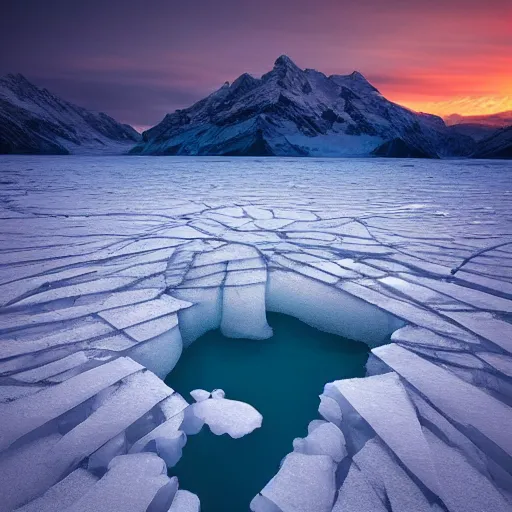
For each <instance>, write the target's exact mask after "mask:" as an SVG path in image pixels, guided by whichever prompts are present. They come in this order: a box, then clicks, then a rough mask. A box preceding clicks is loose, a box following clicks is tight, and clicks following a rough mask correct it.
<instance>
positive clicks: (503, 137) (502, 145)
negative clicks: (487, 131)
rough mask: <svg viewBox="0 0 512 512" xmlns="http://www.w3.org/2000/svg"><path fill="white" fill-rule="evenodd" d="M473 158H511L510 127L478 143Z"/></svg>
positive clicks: (511, 127) (511, 133)
mask: <svg viewBox="0 0 512 512" xmlns="http://www.w3.org/2000/svg"><path fill="white" fill-rule="evenodd" d="M473 158H507V159H508V158H512V126H509V127H508V128H503V129H501V130H498V131H497V132H495V133H493V134H492V135H491V136H490V137H488V138H486V139H483V140H482V141H480V142H479V144H478V146H477V149H476V151H475V154H474V155H473Z"/></svg>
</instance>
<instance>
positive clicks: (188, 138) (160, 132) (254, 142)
mask: <svg viewBox="0 0 512 512" xmlns="http://www.w3.org/2000/svg"><path fill="white" fill-rule="evenodd" d="M473 149H474V141H473V140H472V139H471V138H469V137H465V136H463V135H459V134H457V133H455V132H453V131H452V130H449V129H448V128H447V126H446V125H445V123H444V121H443V120H442V119H441V118H440V117H438V116H434V115H432V114H422V113H417V112H414V111H412V110H410V109H407V108H406V107H402V106H400V105H397V104H395V103H392V102H391V101H389V100H387V99H386V98H384V96H382V94H381V93H380V92H379V91H378V89H377V88H375V87H374V86H373V85H372V84H371V83H370V82H369V81H368V80H367V79H366V78H365V77H364V76H363V75H362V74H361V73H360V72H358V71H354V72H353V73H351V74H349V75H330V76H326V75H325V74H323V73H321V72H319V71H316V70H313V69H306V70H302V69H300V68H299V67H298V66H297V65H296V64H295V63H294V62H293V61H292V60H291V59H290V58H289V57H287V56H286V55H282V56H280V57H279V58H278V59H277V60H276V61H275V63H274V67H273V68H272V70H270V71H269V72H267V73H265V74H263V75H262V76H261V78H255V77H252V76H251V75H249V74H247V73H244V74H242V75H240V76H239V77H238V78H237V79H236V80H234V81H233V82H232V83H231V84H230V83H229V82H226V83H225V84H224V85H223V86H222V87H220V88H219V89H217V90H216V91H214V92H213V93H212V94H210V95H209V96H207V97H206V98H203V99H202V100H200V101H198V102H196V103H194V104H193V105H192V106H191V107H188V108H186V109H180V110H177V111H175V112H174V113H170V114H167V115H166V116H165V117H164V119H163V120H162V121H161V122H160V123H159V124H157V125H156V126H154V127H153V128H150V129H149V130H146V131H145V132H144V133H143V141H142V142H141V143H139V144H138V145H137V146H136V147H135V148H133V149H132V151H131V153H132V154H158V155H251V156H372V155H379V156H397V157H399V156H404V157H408V156H416V157H420V156H421V157H428V158H439V157H443V156H456V155H458V156H468V155H469V154H470V153H471V152H472V151H473Z"/></svg>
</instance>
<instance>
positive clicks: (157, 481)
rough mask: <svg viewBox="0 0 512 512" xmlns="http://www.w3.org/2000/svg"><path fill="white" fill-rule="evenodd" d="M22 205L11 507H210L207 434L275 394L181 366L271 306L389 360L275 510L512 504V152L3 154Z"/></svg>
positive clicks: (261, 505)
mask: <svg viewBox="0 0 512 512" xmlns="http://www.w3.org/2000/svg"><path fill="white" fill-rule="evenodd" d="M0 209H1V211H0V219H1V220H0V417H1V418H2V422H1V423H2V424H1V425H0V475H2V477H0V495H1V496H2V498H3V499H2V502H1V503H0V512H3V511H5V512H7V511H10V510H14V509H16V508H18V507H21V506H24V508H23V509H22V510H23V511H24V512H29V511H38V512H41V511H51V510H66V511H78V510H79V511H80V512H83V511H88V510H91V511H92V510H94V511H95V512H98V511H100V510H123V511H126V512H132V511H133V512H138V511H140V512H145V511H146V510H148V509H149V510H151V511H152V512H160V511H161V512H167V511H168V510H172V511H173V512H180V511H182V512H188V511H192V510H198V509H197V507H198V501H197V498H196V497H195V496H193V495H192V494H190V493H188V492H186V491H185V489H186V488H187V486H186V484H183V485H180V488H179V490H178V491H177V485H178V483H177V481H176V479H175V478H172V477H171V476H172V475H173V467H174V465H175V464H176V462H177V459H179V457H180V455H181V451H182V450H183V458H182V460H181V461H180V462H178V466H176V468H177V469H176V471H178V468H179V467H180V466H179V465H181V466H183V465H186V464H191V463H190V462H189V463H187V462H186V457H187V448H190V449H191V450H194V447H198V448H196V449H197V450H199V449H200V447H201V443H202V440H203V438H206V437H207V436H211V434H210V432H209V431H208V426H204V427H203V431H202V432H201V433H200V434H198V437H197V438H195V439H194V438H193V437H191V436H192V435H193V431H194V430H195V428H196V427H199V428H200V427H201V426H202V424H203V423H206V424H207V425H209V428H210V429H211V430H214V431H216V432H227V433H226V434H224V436H222V437H220V438H218V439H213V441H219V446H221V443H231V442H232V444H233V450H236V446H237V445H236V443H239V446H240V447H241V448H240V449H242V447H243V446H244V443H249V441H250V440H251V436H255V439H257V436H258V435H262V433H263V432H264V429H265V415H266V414H267V415H268V414H269V413H266V412H265V406H266V405H267V404H264V405H263V406H262V405H260V404H257V403H256V402H255V403H252V402H251V400H252V399H251V398H246V397H242V396H240V397H239V396H236V394H235V392H233V394H230V390H229V389H226V390H225V391H226V397H225V398H222V397H212V398H206V396H207V395H208V394H206V395H205V396H204V397H203V398H206V401H205V402H204V403H203V402H198V403H197V404H191V405H189V404H190V403H191V402H192V399H191V398H190V396H188V395H186V394H185V392H186V391H188V389H186V390H183V391H182V390H181V389H179V387H178V386H176V387H177V390H176V391H174V390H173V389H171V388H170V387H169V386H167V385H166V384H165V383H164V382H163V380H162V379H163V378H165V376H166V375H167V374H169V372H170V371H171V370H172V369H173V368H174V366H175V365H176V364H178V366H177V367H176V368H177V371H178V369H179V368H180V363H181V362H182V361H179V359H180V357H181V354H182V352H183V349H184V347H187V346H189V345H190V344H191V343H192V342H193V341H194V340H196V339H198V338H200V337H201V336H203V335H205V334H206V333H207V332H208V331H216V330H217V329H220V331H221V332H222V335H223V336H225V337H227V338H242V339H244V340H245V339H251V340H252V341H251V342H253V343H255V344H257V343H262V344H265V343H269V339H268V338H269V337H270V336H271V329H270V327H269V325H268V324H267V319H266V312H272V313H281V314H285V315H290V316H293V317H296V318H297V319H299V320H301V321H302V322H305V323H306V324H308V325H310V326H312V327H315V328H317V329H321V330H323V331H326V332H327V333H330V334H333V335H338V336H342V337H344V338H347V339H350V340H356V341H357V342H359V343H364V344H366V346H367V347H369V349H371V353H370V356H369V359H368V364H367V368H366V373H365V375H366V376H365V378H360V379H344V377H346V375H345V374H342V373H340V375H338V376H336V375H332V374H328V375H327V374H326V377H325V382H324V383H325V384H327V383H328V382H330V381H332V383H330V384H328V385H327V386H326V387H325V389H324V391H323V393H322V396H321V401H320V400H317V403H316V408H315V409H318V412H317V413H315V411H314V410H312V411H311V413H310V416H309V418H308V421H311V422H312V423H310V425H309V433H308V435H307V436H306V434H307V432H306V430H305V427H306V425H305V424H302V421H303V420H301V424H300V425H297V431H296V434H293V435H303V436H304V439H302V440H300V441H298V442H296V443H294V445H293V446H292V443H291V442H292V439H290V440H289V445H288V449H287V451H288V452H290V453H289V455H288V456H287V457H286V458H285V459H284V461H283V463H282V466H281V468H280V469H279V472H278V473H277V474H276V476H275V477H274V478H273V479H272V480H271V481H270V482H268V483H265V484H263V483H262V484H261V485H259V492H260V494H258V495H257V496H256V497H255V499H254V500H253V501H252V503H251V509H252V510H253V511H254V512H266V511H272V512H279V511H283V512H284V511H286V512H288V511H291V510H294V511H295V510H297V511H298V510H308V511H313V512H316V511H319V512H329V511H331V510H333V511H336V512H338V511H341V510H343V511H348V512H351V511H353V512H356V511H357V512H361V511H362V510H371V511H372V512H373V511H375V512H380V511H391V510H393V511H401V512H410V511H411V510H414V511H423V510H425V511H427V510H428V511H433V510H436V511H438V510H448V511H450V512H455V511H457V512H459V511H460V512H472V511H474V512H482V511H487V510H489V511H490V510H492V511H508V510H510V507H511V495H512V469H511V468H512V435H511V433H510V429H508V428H507V426H508V425H510V424H512V409H511V405H512V354H511V353H512V342H511V340H512V326H511V319H512V300H511V299H512V223H511V220H512V162H505V161H473V160H465V161H457V160H440V161H424V160H385V159H362V160H359V159H346V160H343V159H293V158H286V159H285V158H283V159H276V158H270V159H257V158H221V157H219V158H191V157H189V158H155V157H153V158H151V157H149V158H145V157H78V156H76V157H29V156H27V157H1V158H0ZM214 335H215V334H206V336H214ZM219 336H220V335H219ZM390 337H391V342H389V339H390ZM223 340H224V342H225V343H228V342H231V341H232V342H233V343H235V342H236V340H227V339H226V338H223ZM198 343H201V341H199V342H198ZM244 343H248V342H247V341H244ZM262 346H263V345H262ZM193 349H194V346H193V345H192V349H191V350H193ZM184 357H187V353H186V352H185V356H184ZM148 370H149V371H148ZM188 371H190V369H189V368H187V372H188ZM171 375H172V374H171ZM192 375H193V374H191V373H188V376H189V377H190V378H192V377H191V376H192ZM220 378H221V377H219V379H220ZM341 379H344V380H341ZM193 385H194V384H193V382H192V381H190V386H193ZM223 385H224V384H222V383H221V382H219V383H218V384H216V383H214V382H213V380H212V381H208V382H204V383H202V382H201V378H200V376H199V375H198V379H197V384H195V385H194V386H196V387H197V388H201V387H202V386H204V387H206V389H207V391H212V389H213V387H215V388H218V387H223ZM207 386H209V388H208V387H207ZM226 388H228V386H227V385H226ZM180 392H182V393H183V396H181V395H180ZM320 392H321V389H320V390H319V391H318V393H320ZM208 396H209V395H208ZM227 399H232V400H235V401H236V400H244V401H246V402H248V403H249V404H250V405H251V406H253V407H255V408H256V409H258V410H259V412H260V413H261V414H262V415H263V427H262V428H261V429H258V415H257V412H256V411H254V410H253V409H251V408H250V407H249V406H246V404H240V403H239V402H232V401H230V400H227ZM215 400H218V401H217V402H214V401H215ZM291 400H292V399H291V398H290V401H291ZM283 401H284V402H285V403H283V405H282V409H283V415H286V414H287V413H286V411H287V408H288V407H289V406H290V404H287V403H286V400H285V399H284V398H283ZM290 403H291V402H290ZM201 404H203V405H201ZM260 409H261V410H260ZM212 411H213V412H212ZM240 411H245V412H246V413H244V414H241V413H240ZM304 421H306V419H305V418H304ZM306 423H307V422H306ZM255 428H256V430H254V429H255ZM253 430H254V432H252V431H253ZM251 432H252V433H251ZM244 434H246V437H243V438H242V439H231V438H227V437H226V436H228V435H233V437H240V436H243V435H244ZM187 435H188V438H189V439H190V441H189V442H190V445H189V446H186V445H184V443H185V441H186V439H187ZM226 456H228V454H226ZM221 463H222V461H219V464H221ZM166 464H167V466H168V467H169V475H171V476H168V475H167V467H166ZM209 464H211V461H209ZM246 464H250V462H249V461H246ZM210 468H211V466H210ZM277 469H278V468H277V467H276V468H275V470H276V471H277ZM188 471H189V474H190V472H192V473H193V469H192V468H191V467H190V466H189V469H188ZM197 471H198V472H201V471H202V468H201V467H197ZM243 471H244V468H241V472H243ZM200 476H203V475H202V474H201V475H200ZM183 479H184V480H186V478H185V477H184V478H183ZM190 487H191V488H190V490H192V491H195V489H192V484H190ZM197 492H198V493H199V499H201V495H200V491H199V490H197ZM255 492H256V491H255ZM102 507H103V508H102ZM148 507H149V508H148ZM205 510H206V504H205Z"/></svg>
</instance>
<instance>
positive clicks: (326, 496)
mask: <svg viewBox="0 0 512 512" xmlns="http://www.w3.org/2000/svg"><path fill="white" fill-rule="evenodd" d="M335 471H336V465H335V463H334V461H333V460H332V459H331V457H329V456H327V455H304V454H302V453H295V452H292V453H290V454H289V455H287V456H286V458H285V459H284V461H283V465H282V466H281V469H280V470H279V472H278V473H277V475H276V476H274V477H273V478H272V480H270V482H269V483H268V484H267V485H266V486H265V487H264V489H263V490H262V491H261V493H260V494H261V495H262V496H263V497H264V498H267V499H268V500H270V501H271V502H273V503H275V504H276V505H277V507H279V509H280V510H282V511H283V512H299V511H301V512H306V511H307V512H330V511H331V508H332V504H333V501H334V493H335V490H336V489H335V484H334V473H335ZM251 510H252V511H253V512H267V511H269V510H271V508H269V506H268V503H265V502H264V501H262V500H261V499H259V497H258V496H257V497H256V498H254V499H253V500H252V501H251Z"/></svg>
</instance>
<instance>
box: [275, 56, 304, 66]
mask: <svg viewBox="0 0 512 512" xmlns="http://www.w3.org/2000/svg"><path fill="white" fill-rule="evenodd" d="M282 68H284V69H287V68H291V69H300V68H299V67H298V66H297V64H295V62H293V60H292V59H290V57H288V55H281V56H280V57H278V58H277V59H276V61H275V62H274V69H282Z"/></svg>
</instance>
